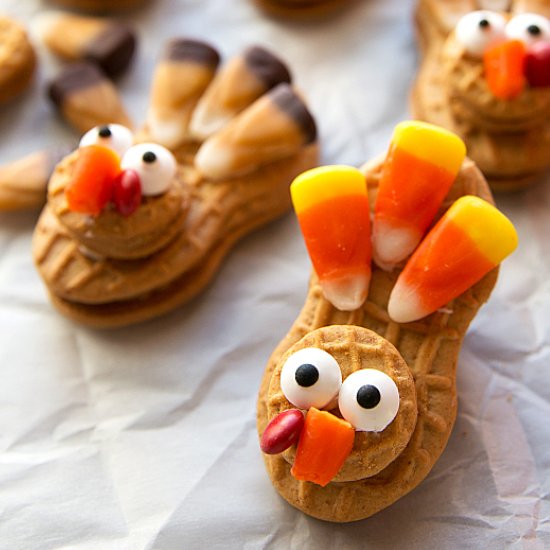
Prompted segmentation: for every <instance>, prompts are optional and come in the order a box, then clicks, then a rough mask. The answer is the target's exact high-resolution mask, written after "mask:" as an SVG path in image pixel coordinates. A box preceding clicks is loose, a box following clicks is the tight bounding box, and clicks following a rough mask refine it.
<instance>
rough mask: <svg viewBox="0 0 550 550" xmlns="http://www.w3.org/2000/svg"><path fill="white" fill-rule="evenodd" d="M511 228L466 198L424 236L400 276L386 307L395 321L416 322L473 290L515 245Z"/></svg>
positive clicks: (495, 212)
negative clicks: (466, 291) (465, 292)
mask: <svg viewBox="0 0 550 550" xmlns="http://www.w3.org/2000/svg"><path fill="white" fill-rule="evenodd" d="M517 240H518V237H517V233H516V230H515V229H514V226H513V225H512V223H511V222H510V220H508V218H506V217H505V216H504V214H502V213H501V212H500V211H499V210H497V209H496V208H495V207H494V206H492V205H491V204H489V203H488V202H486V201H484V200H482V199H480V198H479V197H474V196H471V195H465V196H463V197H461V198H459V199H458V200H456V201H455V202H454V203H453V205H452V206H451V207H450V208H449V209H448V210H447V212H446V213H445V214H444V215H443V217H442V218H441V219H440V220H439V222H437V224H436V225H435V226H434V227H433V228H432V230H431V231H430V232H429V233H428V235H427V236H426V237H425V239H424V240H423V241H422V243H421V244H420V245H419V246H418V248H417V249H416V250H415V252H414V254H413V255H412V256H411V257H410V258H409V260H408V262H407V264H406V265H405V268H404V269H403V271H402V272H401V273H400V274H399V277H398V278H397V281H396V283H395V286H394V287H393V290H392V293H391V295H390V298H389V303H388V313H389V316H390V318H391V319H392V320H393V321H395V322H397V323H408V322H411V321H416V320H417V319H421V318H422V317H425V316H426V315H429V314H430V313H433V312H434V311H436V310H437V309H438V308H440V307H442V306H444V305H445V304H447V303H448V302H449V301H451V300H452V299H454V298H456V297H457V296H459V295H460V294H462V293H463V292H464V291H465V290H467V289H468V288H470V287H471V286H473V285H474V284H475V283H477V281H479V280H480V279H481V278H482V277H483V276H484V275H486V274H487V273H488V272H489V271H490V270H491V269H493V268H495V267H496V266H497V265H498V264H499V263H500V262H501V261H502V260H504V258H506V257H507V256H508V255H509V254H511V253H512V252H513V250H514V249H515V248H516V246H517Z"/></svg>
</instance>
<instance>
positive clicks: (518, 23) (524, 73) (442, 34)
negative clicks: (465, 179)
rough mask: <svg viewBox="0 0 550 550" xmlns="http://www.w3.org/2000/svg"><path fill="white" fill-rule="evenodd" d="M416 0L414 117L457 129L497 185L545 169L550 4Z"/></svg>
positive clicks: (549, 139)
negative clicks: (418, 53) (498, 8)
mask: <svg viewBox="0 0 550 550" xmlns="http://www.w3.org/2000/svg"><path fill="white" fill-rule="evenodd" d="M473 4H476V5H477V6H478V7H480V8H483V7H484V6H490V5H494V2H483V1H482V2H477V3H472V2H470V1H467V0H463V1H455V2H445V1H443V0H421V1H420V2H419V4H418V8H417V12H416V22H417V29H418V36H419V42H420V46H421V50H422V52H423V58H422V65H421V68H420V70H419V73H418V77H417V80H416V83H415V85H414V87H413V91H412V97H411V100H412V110H413V114H414V116H415V117H418V118H419V119H422V120H426V121H428V122H431V123H434V124H438V125H441V126H443V127H445V128H448V129H449V130H452V131H453V132H456V133H457V134H459V135H460V136H461V137H462V138H463V139H464V141H465V142H466V144H467V146H468V152H469V155H470V157H471V158H472V159H473V160H474V161H475V162H476V164H477V165H478V167H479V168H480V169H481V171H482V172H483V173H484V175H485V176H486V178H487V179H488V181H489V184H490V185H491V187H492V188H493V189H494V190H497V191H511V190H516V189H521V188H524V187H527V186H529V185H531V184H532V183H534V182H536V181H537V180H540V179H541V176H542V175H543V174H545V173H546V172H547V171H548V169H549V168H550V20H549V19H548V17H550V4H549V3H548V2H541V1H540V0H522V1H520V0H515V1H509V2H504V3H503V4H504V8H508V10H509V11H507V12H495V11H491V10H489V9H479V10H477V11H470V10H471V9H472V5H473Z"/></svg>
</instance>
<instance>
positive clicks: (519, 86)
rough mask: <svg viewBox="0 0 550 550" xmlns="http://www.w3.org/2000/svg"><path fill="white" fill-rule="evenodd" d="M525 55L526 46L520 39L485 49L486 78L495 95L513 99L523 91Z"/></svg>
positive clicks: (504, 98)
mask: <svg viewBox="0 0 550 550" xmlns="http://www.w3.org/2000/svg"><path fill="white" fill-rule="evenodd" d="M525 56H526V51H525V46H524V44H523V43H522V42H521V41H519V40H508V41H506V42H501V43H499V44H497V45H496V46H492V47H491V48H489V49H488V50H486V51H485V53H484V54H483V64H484V68H485V78H486V79H487V84H488V86H489V89H490V90H491V92H492V93H493V95H494V96H495V97H497V98H499V99H503V100H511V99H514V98H516V97H518V96H519V95H520V94H521V93H522V92H523V90H524V89H525V85H526V78H525V75H524V64H525Z"/></svg>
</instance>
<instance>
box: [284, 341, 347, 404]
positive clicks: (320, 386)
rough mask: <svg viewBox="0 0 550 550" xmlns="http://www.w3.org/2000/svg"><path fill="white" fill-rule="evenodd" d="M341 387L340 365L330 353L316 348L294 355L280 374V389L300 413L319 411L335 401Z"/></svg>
mask: <svg viewBox="0 0 550 550" xmlns="http://www.w3.org/2000/svg"><path fill="white" fill-rule="evenodd" d="M341 385H342V371H341V370H340V365H338V362H337V361H336V359H334V357H332V355H330V353H327V352H326V351H323V350H322V349H319V348H304V349H301V350H299V351H297V352H296V353H293V354H292V355H291V356H290V357H289V358H288V359H287V360H286V362H285V364H284V365H283V369H282V371H281V389H282V390H283V393H284V394H285V397H286V398H287V399H288V400H289V401H290V402H291V403H292V404H293V405H294V406H295V407H298V408H299V409H309V408H310V407H316V408H318V409H322V408H323V407H324V406H326V405H328V404H329V403H330V402H331V401H332V399H333V398H334V397H336V395H337V394H338V391H339V390H340V386H341Z"/></svg>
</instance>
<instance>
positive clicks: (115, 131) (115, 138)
mask: <svg viewBox="0 0 550 550" xmlns="http://www.w3.org/2000/svg"><path fill="white" fill-rule="evenodd" d="M105 130H108V132H110V135H108V136H105V137H103V136H101V135H100V132H102V131H105ZM133 141H134V139H133V134H132V131H131V130H129V129H128V128H126V126H122V125H121V124H105V125H103V126H96V127H95V128H92V129H91V130H88V131H87V132H86V133H85V134H84V135H83V136H82V138H81V140H80V144H79V147H86V146H88V145H102V146H103V147H109V149H112V150H113V151H114V152H115V153H117V154H118V156H120V157H122V156H123V155H124V153H126V151H128V149H130V147H131V146H132V143H133Z"/></svg>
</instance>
